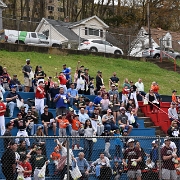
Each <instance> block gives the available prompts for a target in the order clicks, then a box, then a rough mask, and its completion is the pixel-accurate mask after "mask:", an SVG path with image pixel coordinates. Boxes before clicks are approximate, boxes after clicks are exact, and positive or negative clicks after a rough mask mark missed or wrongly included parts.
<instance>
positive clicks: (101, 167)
mask: <svg viewBox="0 0 180 180" xmlns="http://www.w3.org/2000/svg"><path fill="white" fill-rule="evenodd" d="M91 166H95V170H96V176H97V177H98V179H99V180H104V177H106V178H105V179H106V180H110V179H111V175H112V170H111V165H110V162H109V159H108V158H107V157H106V156H104V153H103V152H101V153H100V154H99V158H98V159H97V160H96V161H94V162H93V163H92V164H91Z"/></svg>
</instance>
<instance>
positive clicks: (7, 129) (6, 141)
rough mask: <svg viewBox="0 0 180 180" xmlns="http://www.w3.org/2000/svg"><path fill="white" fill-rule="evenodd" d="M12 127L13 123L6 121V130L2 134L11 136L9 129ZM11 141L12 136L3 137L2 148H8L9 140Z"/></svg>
mask: <svg viewBox="0 0 180 180" xmlns="http://www.w3.org/2000/svg"><path fill="white" fill-rule="evenodd" d="M13 127H14V123H11V122H8V123H6V131H5V133H4V135H3V136H9V137H10V136H12V134H11V130H12V129H13ZM11 141H13V138H11V137H10V138H4V149H7V148H8V145H9V142H11Z"/></svg>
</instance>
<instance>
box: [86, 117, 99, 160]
mask: <svg viewBox="0 0 180 180" xmlns="http://www.w3.org/2000/svg"><path fill="white" fill-rule="evenodd" d="M94 135H96V131H95V130H94V129H93V127H92V124H91V120H90V119H87V120H86V121H85V125H84V136H85V140H84V154H85V158H86V159H87V160H88V161H91V156H92V152H93V141H92V136H94ZM88 136H89V138H88Z"/></svg>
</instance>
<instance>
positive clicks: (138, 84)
mask: <svg viewBox="0 0 180 180" xmlns="http://www.w3.org/2000/svg"><path fill="white" fill-rule="evenodd" d="M135 86H136V87H137V92H138V95H137V100H138V101H142V96H145V95H146V93H145V91H144V83H143V82H142V79H141V78H139V79H138V81H137V82H136V83H135Z"/></svg>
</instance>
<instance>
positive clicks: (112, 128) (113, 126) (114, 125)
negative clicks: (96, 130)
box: [104, 123, 118, 132]
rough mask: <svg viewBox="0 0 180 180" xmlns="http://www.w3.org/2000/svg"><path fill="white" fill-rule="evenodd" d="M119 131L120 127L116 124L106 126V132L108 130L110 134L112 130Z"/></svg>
mask: <svg viewBox="0 0 180 180" xmlns="http://www.w3.org/2000/svg"><path fill="white" fill-rule="evenodd" d="M116 129H118V126H117V125H116V124H114V123H111V124H108V123H106V124H104V130H107V131H108V132H110V131H111V130H116Z"/></svg>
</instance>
